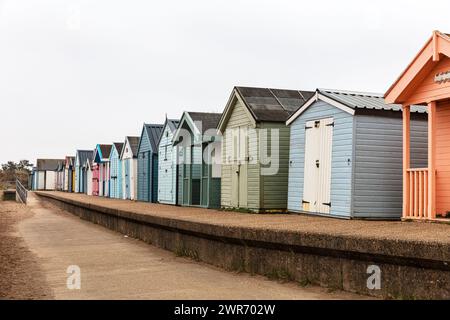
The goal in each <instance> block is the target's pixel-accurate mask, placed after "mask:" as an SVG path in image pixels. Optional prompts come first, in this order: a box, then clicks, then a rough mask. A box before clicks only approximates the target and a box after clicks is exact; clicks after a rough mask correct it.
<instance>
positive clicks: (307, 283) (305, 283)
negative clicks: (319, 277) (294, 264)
mask: <svg viewBox="0 0 450 320" xmlns="http://www.w3.org/2000/svg"><path fill="white" fill-rule="evenodd" d="M311 284H312V283H311V280H309V279H308V278H304V279H302V280H300V281H299V282H298V285H299V286H300V287H303V288H304V287H307V286H310V285H311Z"/></svg>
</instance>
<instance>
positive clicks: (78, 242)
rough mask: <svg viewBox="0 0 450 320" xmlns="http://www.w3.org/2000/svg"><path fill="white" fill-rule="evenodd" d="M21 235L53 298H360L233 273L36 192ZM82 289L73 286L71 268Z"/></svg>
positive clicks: (20, 228)
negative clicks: (88, 218) (92, 219)
mask: <svg viewBox="0 0 450 320" xmlns="http://www.w3.org/2000/svg"><path fill="white" fill-rule="evenodd" d="M28 208H29V209H31V211H32V213H33V215H32V217H28V218H26V219H25V220H22V221H20V222H19V223H18V226H17V228H18V230H17V231H18V234H19V236H20V237H21V239H22V240H23V241H24V243H25V246H26V249H27V250H30V251H31V252H32V254H33V255H34V256H35V257H36V260H37V262H38V264H39V268H40V270H42V273H43V274H44V275H45V282H46V283H45V285H46V286H48V287H49V288H50V291H51V295H50V297H52V298H55V299H360V298H363V299H364V298H365V297H361V296H358V295H353V294H350V293H345V292H329V291H327V289H324V288H319V287H313V286H308V287H301V286H300V285H298V284H296V283H279V282H277V281H272V280H268V279H266V278H264V277H261V276H251V275H249V274H238V273H232V272H227V271H224V270H221V269H218V268H215V267H212V266H209V265H206V264H203V263H199V262H195V261H192V260H189V259H187V258H181V257H176V256H175V255H174V254H173V253H171V252H168V251H164V250H162V249H159V248H156V247H153V246H151V245H148V244H145V243H143V242H141V241H138V240H135V239H130V238H126V237H124V236H123V235H121V234H118V233H115V232H112V231H110V230H108V229H106V228H103V227H101V226H98V225H95V224H92V223H90V222H87V221H83V220H80V219H79V218H77V217H75V216H73V215H71V214H70V213H67V212H64V211H61V210H60V209H58V208H56V207H54V206H52V205H50V204H48V203H44V202H41V201H40V200H38V199H37V198H36V197H35V196H33V195H31V198H30V201H29V205H28ZM70 265H77V266H79V267H80V268H81V290H69V289H67V285H66V281H67V276H68V274H67V273H66V270H67V267H68V266H70Z"/></svg>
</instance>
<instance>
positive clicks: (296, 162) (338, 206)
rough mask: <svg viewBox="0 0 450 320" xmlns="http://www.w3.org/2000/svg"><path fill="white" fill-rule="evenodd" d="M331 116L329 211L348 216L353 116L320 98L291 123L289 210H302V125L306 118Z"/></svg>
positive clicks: (349, 210) (351, 167) (303, 129)
mask: <svg viewBox="0 0 450 320" xmlns="http://www.w3.org/2000/svg"><path fill="white" fill-rule="evenodd" d="M326 118H333V119H334V130H333V147H332V167H331V170H332V174H331V209H330V215H332V216H338V217H347V218H350V217H351V211H352V174H353V126H354V120H353V116H352V115H350V114H349V113H347V112H344V111H342V110H340V109H338V108H335V107H333V106H331V105H329V104H328V103H326V102H323V101H320V100H319V101H317V102H315V103H313V104H312V105H311V106H310V107H309V108H308V109H306V110H305V111H304V113H302V114H301V116H299V117H298V118H297V119H296V120H295V121H294V122H293V123H292V124H291V127H290V129H291V133H290V134H291V138H290V148H289V149H290V156H289V161H290V162H289V184H288V186H289V187H288V210H289V211H293V212H304V211H303V207H302V201H303V191H304V188H305V181H304V169H305V125H306V122H307V121H314V120H320V119H326Z"/></svg>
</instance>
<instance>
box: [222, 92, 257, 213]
mask: <svg viewBox="0 0 450 320" xmlns="http://www.w3.org/2000/svg"><path fill="white" fill-rule="evenodd" d="M244 108H245V107H244V106H243V105H242V104H241V102H240V101H239V100H237V99H236V100H235V101H234V105H233V110H232V112H231V115H230V118H229V120H228V122H227V126H226V129H225V132H223V137H222V178H221V206H222V207H231V195H232V170H233V168H232V164H231V163H230V159H227V157H228V156H229V155H231V154H232V149H231V148H232V144H231V142H230V141H228V139H227V130H233V129H236V128H239V127H248V128H254V125H253V122H252V119H250V118H249V115H248V112H247V111H246V110H245V109H244ZM248 149H249V154H250V155H252V154H254V155H257V154H258V151H259V150H258V137H257V136H256V135H250V136H249V142H248ZM247 187H248V198H247V207H248V209H251V210H259V209H260V208H261V202H260V199H261V198H260V165H259V162H258V163H254V164H252V163H251V160H250V164H248V184H247Z"/></svg>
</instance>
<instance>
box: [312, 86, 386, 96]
mask: <svg viewBox="0 0 450 320" xmlns="http://www.w3.org/2000/svg"><path fill="white" fill-rule="evenodd" d="M318 90H319V92H320V91H323V92H330V93H337V94H345V95H355V96H363V97H372V98H384V95H383V94H382V93H376V92H362V91H351V90H338V89H324V88H319V89H318Z"/></svg>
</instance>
